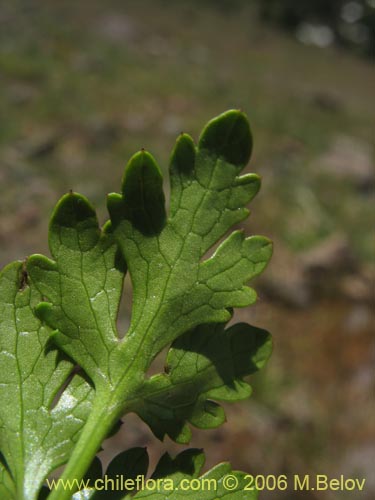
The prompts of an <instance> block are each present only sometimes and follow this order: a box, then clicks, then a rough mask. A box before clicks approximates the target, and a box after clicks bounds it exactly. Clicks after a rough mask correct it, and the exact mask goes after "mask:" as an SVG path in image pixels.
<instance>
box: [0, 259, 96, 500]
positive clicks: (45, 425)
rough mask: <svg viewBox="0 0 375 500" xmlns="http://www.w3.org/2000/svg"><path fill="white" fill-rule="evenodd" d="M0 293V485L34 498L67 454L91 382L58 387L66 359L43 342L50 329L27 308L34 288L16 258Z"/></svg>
mask: <svg viewBox="0 0 375 500" xmlns="http://www.w3.org/2000/svg"><path fill="white" fill-rule="evenodd" d="M0 296H1V297H2V301H1V303H0V401H1V405H0V450H1V454H2V457H3V463H2V464H1V466H0V478H1V482H0V492H1V493H2V498H6V499H9V500H10V499H17V500H22V499H27V500H33V499H36V498H37V497H38V492H39V490H40V488H41V485H42V483H43V481H44V479H45V477H46V476H47V475H48V474H49V473H50V472H51V471H52V470H54V469H55V468H56V467H58V466H59V465H61V464H63V463H65V462H66V461H67V459H68V457H69V455H70V453H71V451H72V448H73V446H74V443H75V442H76V441H77V438H78V435H79V433H80V430H81V428H82V426H83V424H84V422H85V420H86V418H87V415H88V413H89V412H90V409H91V400H92V390H91V386H90V385H89V384H88V383H87V382H86V381H85V380H84V378H82V377H81V376H80V375H75V376H74V377H73V378H72V380H71V382H70V383H69V385H68V386H67V388H65V390H63V389H64V384H65V383H66V381H67V377H68V376H69V374H70V373H71V372H72V369H73V365H72V363H71V362H70V361H68V360H66V359H61V356H59V353H58V352H57V351H56V350H51V349H49V348H48V345H47V344H48V340H49V336H50V331H49V329H48V328H47V327H45V326H42V324H41V323H40V321H39V320H38V319H37V318H36V317H35V315H34V312H33V309H34V307H35V306H36V305H37V304H38V303H39V302H40V300H41V296H40V294H39V292H37V290H36V289H35V286H34V285H33V284H32V283H28V282H27V276H26V274H25V270H24V265H23V263H22V262H13V263H12V264H9V265H8V266H7V267H5V268H4V269H3V270H2V272H1V273H0ZM59 393H61V394H59ZM57 396H60V397H59V399H58V401H57V403H56V401H55V400H56V398H57ZM5 491H7V493H5Z"/></svg>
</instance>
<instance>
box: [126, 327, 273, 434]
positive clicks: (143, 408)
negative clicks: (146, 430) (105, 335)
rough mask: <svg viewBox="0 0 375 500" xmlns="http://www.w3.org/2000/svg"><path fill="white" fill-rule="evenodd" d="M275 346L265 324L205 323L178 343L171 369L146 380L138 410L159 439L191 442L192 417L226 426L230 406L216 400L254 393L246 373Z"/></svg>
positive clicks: (204, 423) (170, 358) (205, 423)
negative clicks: (190, 427) (190, 425)
mask: <svg viewBox="0 0 375 500" xmlns="http://www.w3.org/2000/svg"><path fill="white" fill-rule="evenodd" d="M271 350H272V343H271V336H270V335H269V333H268V332H266V331H265V330H262V329H260V328H255V327H253V326H250V325H247V324H245V323H238V324H236V325H234V326H231V327H230V328H228V329H227V330H225V329H224V325H222V324H217V325H201V326H199V327H197V328H195V329H194V330H192V331H190V332H187V333H186V334H184V335H182V336H181V337H179V338H178V339H177V340H176V341H175V342H174V343H173V345H172V348H171V349H170V351H169V353H168V357H167V364H166V373H164V374H159V375H155V376H153V377H151V378H150V379H148V380H147V381H146V382H145V383H144V386H143V388H142V389H141V390H140V393H139V397H138V399H137V401H136V402H134V404H133V408H132V409H133V411H135V412H136V413H137V414H138V415H139V416H140V417H141V418H142V419H143V420H144V421H145V422H146V423H147V424H148V425H149V426H150V428H151V429H152V431H153V432H154V434H155V435H156V436H157V437H158V438H159V439H163V438H164V436H165V435H168V436H170V437H171V438H172V439H174V440H175V441H177V442H180V443H188V442H189V441H190V438H191V432H190V429H189V427H188V426H187V425H186V422H190V423H191V424H193V425H194V426H196V427H200V428H203V429H207V428H215V427H218V426H219V425H221V424H222V423H223V422H224V421H225V414H224V410H223V409H222V408H221V406H219V405H218V404H217V403H215V402H214V401H238V400H240V399H245V398H247V397H249V396H250V394H251V387H250V386H249V384H248V383H246V382H244V381H243V377H244V376H246V375H250V374H252V373H254V372H256V371H257V370H259V369H260V368H262V366H263V365H264V364H265V363H266V361H267V359H268V358H269V356H270V355H271Z"/></svg>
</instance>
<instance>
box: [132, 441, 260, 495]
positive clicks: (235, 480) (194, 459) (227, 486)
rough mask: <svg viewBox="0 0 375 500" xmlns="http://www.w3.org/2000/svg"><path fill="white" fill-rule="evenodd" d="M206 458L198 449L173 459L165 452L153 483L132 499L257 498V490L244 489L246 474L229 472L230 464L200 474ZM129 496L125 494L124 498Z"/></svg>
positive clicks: (187, 451)
mask: <svg viewBox="0 0 375 500" xmlns="http://www.w3.org/2000/svg"><path fill="white" fill-rule="evenodd" d="M204 462H205V457H204V454H203V453H202V451H201V450H197V449H189V450H185V451H183V452H182V453H180V454H179V455H177V457H176V458H174V459H172V458H171V457H170V456H169V455H168V454H166V455H164V456H163V457H162V458H161V460H160V462H159V464H158V465H157V467H156V470H155V472H154V474H153V475H152V476H151V478H152V479H153V480H154V483H151V482H149V483H145V487H144V489H143V490H142V491H139V492H138V493H136V494H135V495H134V496H133V497H132V498H133V499H134V500H139V499H143V498H144V499H145V498H147V499H149V500H179V499H182V498H191V499H192V500H196V499H197V498H199V499H202V500H217V499H218V498H225V499H227V500H256V499H257V498H258V492H257V491H256V490H254V491H250V490H247V489H246V488H247V487H248V485H249V479H248V477H247V474H246V473H244V472H239V471H232V468H231V466H230V464H229V463H221V464H219V465H217V466H216V467H214V468H213V469H211V470H209V471H208V472H206V473H205V474H203V475H201V476H200V475H199V474H200V472H201V469H202V467H203V465H204ZM125 498H126V499H127V498H128V497H124V499H123V500H125Z"/></svg>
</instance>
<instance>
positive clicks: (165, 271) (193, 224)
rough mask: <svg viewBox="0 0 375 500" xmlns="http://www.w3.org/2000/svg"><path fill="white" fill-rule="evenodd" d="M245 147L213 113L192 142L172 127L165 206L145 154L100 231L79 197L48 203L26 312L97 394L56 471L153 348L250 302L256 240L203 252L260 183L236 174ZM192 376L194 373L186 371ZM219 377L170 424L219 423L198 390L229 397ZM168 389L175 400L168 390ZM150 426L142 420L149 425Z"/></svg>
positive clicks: (82, 459)
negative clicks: (45, 245)
mask: <svg viewBox="0 0 375 500" xmlns="http://www.w3.org/2000/svg"><path fill="white" fill-rule="evenodd" d="M251 145H252V140H251V134H250V128H249V124H248V121H247V119H246V117H245V115H244V114H243V113H241V112H239V111H229V112H227V113H224V114H223V115H221V116H219V117H218V118H216V119H214V120H212V121H211V122H210V123H209V124H208V125H207V126H206V128H205V129H204V130H203V133H202V135H201V137H200V140H199V143H198V146H197V147H196V146H195V145H194V143H193V141H192V139H191V138H190V137H189V136H188V135H186V134H182V135H181V136H180V137H179V139H178V140H177V144H176V147H175V149H174V151H173V154H172V158H171V166H170V180H171V199H170V209H169V213H167V211H166V209H165V200H164V193H163V187H162V175H161V171H160V169H159V167H158V166H157V164H156V162H155V160H154V159H153V158H152V156H151V155H150V154H149V153H147V152H146V151H144V150H142V151H141V152H139V153H137V154H136V155H135V156H134V157H133V158H132V159H131V160H130V162H129V163H128V165H127V167H126V169H125V173H124V178H123V182H122V192H121V194H112V195H109V197H108V209H109V212H110V217H111V221H110V222H109V223H107V224H105V226H104V227H103V229H100V228H99V225H98V221H97V217H96V214H95V211H94V209H93V207H92V206H91V205H90V203H89V202H88V200H87V199H86V198H84V197H83V196H81V195H79V194H75V193H69V194H67V195H65V196H64V197H63V198H62V199H61V200H60V202H59V203H58V204H57V206H56V208H55V211H54V213H53V216H52V219H51V223H50V230H49V244H50V250H51V254H52V257H53V259H48V258H46V257H44V256H41V255H34V256H32V257H30V258H29V259H28V263H27V269H28V272H29V273H30V275H31V277H32V279H33V282H34V283H35V284H36V286H37V287H38V290H39V292H40V294H41V295H42V296H43V297H44V298H45V301H44V302H42V303H41V304H40V305H39V306H38V307H37V309H36V312H37V315H38V317H39V318H41V319H42V320H43V321H44V322H45V323H46V324H47V325H48V326H49V327H50V328H52V329H53V330H54V334H53V341H54V343H55V344H56V345H57V346H58V347H59V348H60V349H62V350H63V351H64V352H65V353H66V354H67V355H68V356H70V357H71V358H72V359H73V360H74V361H75V362H76V363H77V364H79V365H80V366H81V367H82V368H83V369H84V371H85V372H86V373H87V375H88V376H89V377H90V378H91V380H92V381H93V383H94V386H95V390H96V396H95V398H94V402H93V410H92V412H91V414H90V417H89V419H88V421H87V423H86V425H85V428H84V431H83V432H82V434H81V437H80V440H79V442H78V444H77V446H76V447H75V449H74V452H73V455H72V457H71V459H70V461H69V464H68V465H67V467H66V469H65V471H64V473H63V478H68V477H82V476H83V474H84V472H85V470H86V469H87V467H88V466H89V464H90V463H91V461H92V457H93V454H95V452H96V451H97V450H98V449H99V447H100V444H101V442H102V440H103V439H104V438H105V437H106V435H107V434H108V432H109V430H110V429H111V428H112V427H113V425H114V424H115V422H116V421H117V420H118V418H119V417H121V415H122V414H124V413H126V412H128V411H131V410H132V408H133V407H134V403H135V402H137V401H139V400H140V398H141V397H142V394H143V393H142V391H143V390H144V387H145V385H144V383H145V375H146V373H147V370H148V368H149V366H150V364H151V362H152V361H153V359H154V358H155V356H156V355H157V354H158V353H159V352H160V351H161V350H162V349H163V348H165V347H166V346H169V345H171V344H172V343H173V342H174V341H176V339H178V338H179V337H180V336H181V335H183V334H185V333H186V332H188V331H190V330H193V329H195V328H198V327H199V325H211V328H212V330H213V331H216V328H219V327H216V326H215V325H217V324H218V323H225V322H227V321H228V320H229V319H230V318H231V314H232V313H231V310H232V308H233V307H244V306H247V305H250V304H252V303H253V302H254V301H255V300H256V293H255V291H254V290H253V289H252V288H250V287H249V286H247V283H248V281H250V280H251V279H252V278H254V277H255V276H257V275H258V274H259V273H260V272H261V271H262V270H263V269H264V268H265V266H266V265H267V263H268V260H269V259H270V256H271V253H272V245H271V242H270V241H269V240H268V239H267V238H264V237H261V236H252V237H249V238H245V236H244V234H243V232H242V231H238V230H237V231H234V232H232V233H231V234H230V235H229V236H228V237H227V238H226V239H225V240H224V241H223V242H222V243H221V244H220V246H219V247H218V248H217V250H216V251H215V253H214V254H213V255H212V256H211V257H209V258H207V257H206V253H207V251H208V250H209V249H210V248H211V247H212V246H213V245H214V244H215V243H217V242H218V240H219V239H220V238H222V237H223V236H225V235H226V233H227V232H228V230H230V228H231V227H232V226H233V225H234V224H236V223H238V222H239V221H241V220H243V219H244V218H246V217H247V215H248V214H249V211H248V209H247V208H245V205H246V204H247V203H248V202H249V201H250V200H251V199H252V198H253V197H254V196H255V195H256V193H257V192H258V190H259V187H260V179H259V177H258V176H257V175H255V174H246V175H243V176H240V172H241V170H242V169H243V168H244V166H245V164H246V163H247V161H248V159H249V155H250V152H251ZM124 261H125V262H126V267H127V268H128V269H129V272H130V277H131V280H132V285H133V307H132V318H131V324H130V327H129V330H128V332H127V333H126V334H125V336H124V337H123V338H122V336H121V335H119V333H118V331H117V327H116V317H117V311H118V307H119V301H120V297H121V292H122V284H123V278H124V274H125V264H124ZM202 328H203V330H204V331H205V329H206V328H209V327H208V326H207V327H202ZM219 330H220V328H219ZM197 331H198V332H199V331H200V330H199V328H198V330H197ZM197 335H199V333H198V334H197ZM219 336H220V335H219ZM212 338H213V337H212ZM204 354H205V353H203V354H202V356H204ZM191 376H192V377H193V378H195V373H194V370H193V371H192V372H191ZM218 378H220V377H219V376H218ZM240 378H241V375H238V376H237V375H236V376H234V379H233V381H232V382H233V384H235V386H236V388H235V389H233V390H232V393H233V394H235V393H236V394H237V397H239V398H241V397H243V395H244V394H245V392H246V390H245V385H244V384H243V382H241V380H238V379H240ZM168 380H171V379H168ZM224 382H225V383H224V386H227V387H226V389H223V384H222V381H221V382H218V386H217V387H211V388H210V390H211V391H214V389H215V388H216V389H217V390H216V393H214V392H212V393H210V392H209V391H208V387H207V394H203V393H199V391H198V393H197V390H196V386H194V384H193V386H192V387H193V388H192V389H191V390H192V391H193V393H192V394H186V397H187V400H188V401H189V402H190V403H191V402H192V401H193V400H194V401H195V402H194V404H193V405H191V404H190V409H189V411H188V413H189V414H188V415H187V413H186V412H185V411H182V414H180V415H178V414H176V416H177V417H178V418H179V420H178V421H176V425H177V427H179V426H181V422H183V421H184V420H189V421H190V422H192V423H193V424H194V425H199V426H200V427H212V426H213V425H214V422H215V425H218V424H219V423H220V422H222V421H223V418H224V417H223V412H222V410H221V408H220V407H219V406H218V405H217V404H215V403H212V402H211V401H210V400H209V399H208V398H209V397H211V395H212V394H213V395H214V396H213V397H215V398H216V399H220V398H222V397H223V395H224V392H226V393H229V391H228V386H229V385H230V384H229V383H227V382H228V381H227V380H224ZM152 383H154V382H152ZM215 383H216V382H215ZM220 384H222V385H221V386H220ZM194 387H195V388H194ZM219 387H221V389H220V390H219ZM240 389H241V390H240ZM194 391H195V393H194ZM172 393H173V394H176V397H177V394H178V391H177V392H176V393H175V392H174V389H173V391H172ZM248 393H249V390H247V392H246V394H248ZM225 397H227V396H225ZM194 398H195V399H194ZM160 411H162V413H163V412H164V410H163V408H162V407H160ZM146 413H147V412H146ZM145 418H147V417H145ZM163 418H164V416H163V414H162V415H161V419H163ZM157 426H158V425H156V424H152V427H153V429H154V430H155V429H156V428H157ZM156 432H157V433H159V434H161V431H160V430H156ZM183 433H184V438H182V437H181V436H180V434H181V433H177V432H176V431H175V430H173V431H171V432H170V435H175V436H176V439H177V438H178V439H179V440H184V441H187V436H188V434H187V431H186V429H185V430H184V431H183ZM69 493H70V491H66V492H53V493H52V494H51V500H55V499H57V498H59V500H60V498H61V499H65V498H66V499H67V498H69V496H68V495H69ZM58 495H61V496H60V497H58Z"/></svg>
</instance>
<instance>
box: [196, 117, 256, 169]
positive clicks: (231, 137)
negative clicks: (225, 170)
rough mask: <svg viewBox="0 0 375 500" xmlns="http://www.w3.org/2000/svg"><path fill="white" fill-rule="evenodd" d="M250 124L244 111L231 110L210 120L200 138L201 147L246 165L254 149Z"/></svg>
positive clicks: (239, 164) (230, 160)
mask: <svg viewBox="0 0 375 500" xmlns="http://www.w3.org/2000/svg"><path fill="white" fill-rule="evenodd" d="M252 144H253V141H252V135H251V131H250V125H249V122H248V120H247V117H246V115H245V114H244V113H242V112H241V111H238V110H230V111H227V112H226V113H223V114H221V115H219V116H217V117H216V118H214V119H213V120H211V121H209V122H208V124H207V125H206V127H205V128H204V130H203V132H202V135H201V137H200V139H199V148H200V149H206V150H208V151H209V152H210V153H211V154H213V155H215V156H219V157H223V158H224V159H225V160H226V161H228V162H229V163H232V164H233V165H236V166H239V167H244V166H245V165H246V164H247V163H248V161H249V159H250V155H251V151H252Z"/></svg>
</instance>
